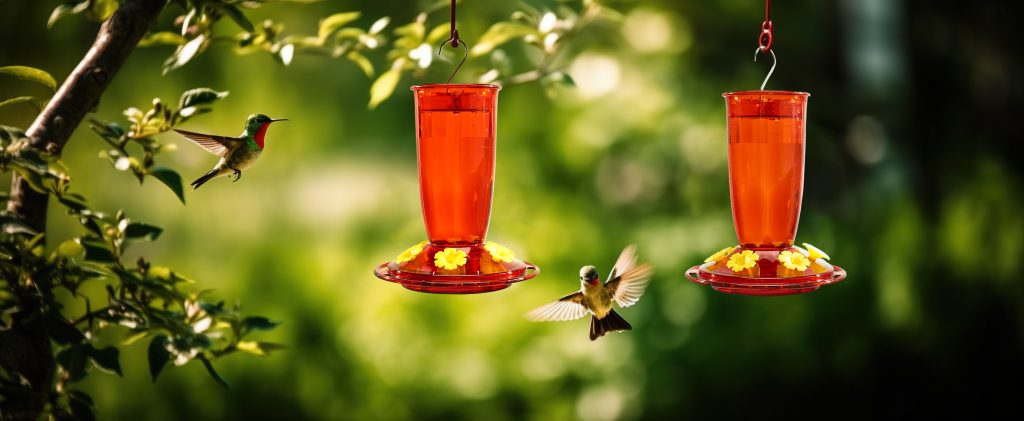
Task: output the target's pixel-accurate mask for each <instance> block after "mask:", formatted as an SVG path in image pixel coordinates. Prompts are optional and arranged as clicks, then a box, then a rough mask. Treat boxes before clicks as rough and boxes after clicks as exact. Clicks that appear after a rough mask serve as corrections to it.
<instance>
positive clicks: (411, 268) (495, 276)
mask: <svg viewBox="0 0 1024 421" xmlns="http://www.w3.org/2000/svg"><path fill="white" fill-rule="evenodd" d="M497 247H499V248H500V249H495V248H494V245H493V243H476V244H433V243H427V242H424V243H420V244H419V245H417V246H413V247H411V248H410V249H409V250H407V251H406V252H405V253H402V255H401V256H399V259H396V260H394V261H391V262H386V263H382V264H380V265H378V266H377V267H376V268H374V270H373V274H374V275H376V276H377V277H378V278H380V279H383V280H385V281H388V282H394V283H397V284H400V285H402V286H403V287H405V288H406V289H409V290H412V291H417V292H428V293H433V294H478V293H484V292H493V291H498V290H502V289H505V288H508V287H509V285H512V284H513V283H516V282H520V281H526V280H529V279H532V278H533V277H535V276H537V274H538V273H540V268H538V267H537V266H535V265H533V264H532V263H529V262H525V261H522V260H517V259H515V258H514V257H511V251H509V250H508V249H506V248H504V247H501V246H497ZM452 249H454V250H457V251H461V252H462V253H464V257H465V263H464V264H462V265H460V266H459V267H457V268H455V269H452V270H446V269H444V268H439V267H438V266H437V264H436V262H435V257H434V256H435V255H436V254H438V253H441V252H444V251H446V250H452ZM491 251H496V252H499V253H500V252H501V251H504V252H507V253H508V254H502V255H501V257H502V258H503V260H499V259H497V258H495V257H494V256H492V255H491ZM403 257H404V259H403Z"/></svg>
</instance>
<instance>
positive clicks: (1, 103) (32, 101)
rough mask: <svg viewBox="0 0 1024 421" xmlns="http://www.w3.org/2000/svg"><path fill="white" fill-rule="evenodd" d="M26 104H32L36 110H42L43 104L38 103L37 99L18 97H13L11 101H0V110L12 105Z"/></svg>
mask: <svg viewBox="0 0 1024 421" xmlns="http://www.w3.org/2000/svg"><path fill="white" fill-rule="evenodd" d="M26 102H27V103H29V104H32V105H33V106H34V107H36V110H42V108H43V107H42V105H43V104H42V103H41V101H39V99H37V98H35V97H31V96H19V97H14V98H11V99H5V100H3V101H0V108H3V107H7V106H10V105H14V104H23V103H26Z"/></svg>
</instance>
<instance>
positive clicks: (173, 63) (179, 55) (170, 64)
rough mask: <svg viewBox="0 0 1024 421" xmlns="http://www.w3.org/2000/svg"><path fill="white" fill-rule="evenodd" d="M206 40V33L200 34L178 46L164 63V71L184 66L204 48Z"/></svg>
mask: <svg viewBox="0 0 1024 421" xmlns="http://www.w3.org/2000/svg"><path fill="white" fill-rule="evenodd" d="M205 42H206V35H202V34H200V35H198V36H196V37H195V38H193V39H192V40H191V41H189V42H186V43H185V44H184V45H181V46H179V47H178V50H177V51H175V52H174V55H173V56H171V58H170V59H168V60H167V62H165V63H164V73H167V72H169V71H171V70H174V69H177V68H179V67H181V66H184V65H185V64H186V63H188V62H189V61H191V60H192V58H193V57H195V55H196V53H198V52H199V50H200V49H201V48H202V46H203V43H205Z"/></svg>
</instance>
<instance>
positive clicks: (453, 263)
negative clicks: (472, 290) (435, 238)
mask: <svg viewBox="0 0 1024 421" xmlns="http://www.w3.org/2000/svg"><path fill="white" fill-rule="evenodd" d="M464 264H466V252H464V251H462V250H459V249H453V248H451V247H448V248H446V249H444V250H442V251H439V252H437V253H434V266H437V267H439V268H442V269H445V270H454V269H457V268H458V267H459V266H462V265H464Z"/></svg>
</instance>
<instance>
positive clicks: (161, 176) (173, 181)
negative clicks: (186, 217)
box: [149, 167, 185, 204]
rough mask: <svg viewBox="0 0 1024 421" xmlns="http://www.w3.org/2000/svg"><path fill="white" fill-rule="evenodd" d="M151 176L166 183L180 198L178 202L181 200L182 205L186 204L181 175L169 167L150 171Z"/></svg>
mask: <svg viewBox="0 0 1024 421" xmlns="http://www.w3.org/2000/svg"><path fill="white" fill-rule="evenodd" d="M149 175H152V176H153V177H154V178H156V179H157V180H160V182H161V183H164V185H165V186H167V188H169V189H171V191H173V192H174V194H175V195H176V196H178V200H181V203H182V204H184V203H185V188H184V186H183V185H182V183H181V175H180V174H178V173H177V172H176V171H174V170H172V169H170V168H167V167H156V168H153V170H152V171H150V173H149Z"/></svg>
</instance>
